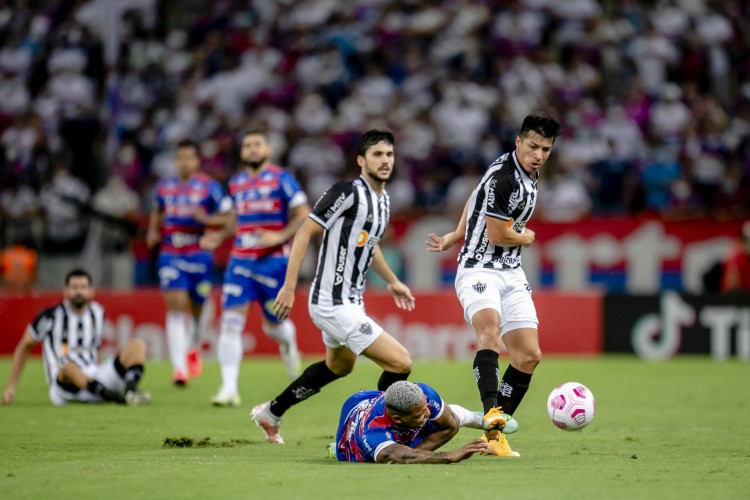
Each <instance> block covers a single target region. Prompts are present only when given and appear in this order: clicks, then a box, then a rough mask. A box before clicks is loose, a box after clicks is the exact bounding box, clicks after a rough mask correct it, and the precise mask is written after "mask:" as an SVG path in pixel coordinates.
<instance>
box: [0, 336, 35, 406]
mask: <svg viewBox="0 0 750 500" xmlns="http://www.w3.org/2000/svg"><path fill="white" fill-rule="evenodd" d="M37 344H38V342H37V341H36V340H34V337H32V335H31V332H30V331H29V330H28V328H27V329H26V330H25V331H24V332H23V336H22V337H21V340H19V341H18V344H17V345H16V349H15V350H14V351H13V361H12V364H11V368H10V377H8V385H7V386H5V391H4V392H3V404H4V405H9V404H11V403H12V402H13V400H14V399H15V398H16V385H17V384H18V379H19V378H21V372H23V367H24V365H25V364H26V358H28V357H29V352H31V349H33V348H34V346H35V345H37Z"/></svg>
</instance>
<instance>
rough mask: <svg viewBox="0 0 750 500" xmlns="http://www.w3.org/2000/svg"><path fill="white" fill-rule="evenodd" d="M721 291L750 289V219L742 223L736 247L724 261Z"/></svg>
mask: <svg viewBox="0 0 750 500" xmlns="http://www.w3.org/2000/svg"><path fill="white" fill-rule="evenodd" d="M721 291H722V292H725V293H726V292H742V291H744V292H747V291H750V221H745V222H744V223H743V224H742V229H741V230H740V234H739V236H738V238H737V242H736V244H735V247H734V249H733V250H732V253H730V254H729V257H728V258H727V259H726V260H725V261H724V266H723V274H722V277H721Z"/></svg>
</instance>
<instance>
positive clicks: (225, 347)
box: [216, 311, 245, 394]
mask: <svg viewBox="0 0 750 500" xmlns="http://www.w3.org/2000/svg"><path fill="white" fill-rule="evenodd" d="M244 327H245V317H244V316H243V315H242V314H240V313H238V312H237V311H225V312H224V313H223V314H222V315H221V330H220V332H219V341H218V345H217V348H216V351H217V357H218V359H219V365H220V367H221V391H222V392H225V393H227V394H236V393H237V379H238V378H239V376H240V363H241V362H242V329H243V328H244Z"/></svg>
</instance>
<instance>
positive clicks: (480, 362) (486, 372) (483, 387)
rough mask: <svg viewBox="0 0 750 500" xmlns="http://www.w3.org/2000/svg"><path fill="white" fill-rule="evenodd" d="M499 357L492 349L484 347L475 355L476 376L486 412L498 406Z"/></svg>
mask: <svg viewBox="0 0 750 500" xmlns="http://www.w3.org/2000/svg"><path fill="white" fill-rule="evenodd" d="M498 357H499V356H498V354H497V353H496V352H495V351H493V350H492V349H482V350H481V351H477V354H476V356H474V378H475V379H476V381H477V387H478V388H479V397H480V398H481V400H482V406H483V407H484V413H487V412H488V411H490V410H491V409H492V408H494V407H496V406H497V384H498V381H499V380H500V370H499V368H498V366H497V358H498Z"/></svg>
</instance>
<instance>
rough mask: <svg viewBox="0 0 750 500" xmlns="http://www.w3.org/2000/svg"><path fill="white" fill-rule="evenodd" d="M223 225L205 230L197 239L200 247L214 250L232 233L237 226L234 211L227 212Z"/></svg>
mask: <svg viewBox="0 0 750 500" xmlns="http://www.w3.org/2000/svg"><path fill="white" fill-rule="evenodd" d="M225 215H226V219H225V220H224V225H223V226H222V227H221V228H219V229H215V230H208V231H206V232H205V233H204V234H203V236H201V239H200V240H199V241H198V244H199V245H200V247H201V248H202V249H204V250H216V249H217V248H218V247H219V245H221V243H222V242H223V241H224V240H225V239H227V238H229V237H230V236H231V235H233V234H234V231H235V229H236V228H237V214H236V213H235V212H234V211H230V212H227V213H226V214H225Z"/></svg>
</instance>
